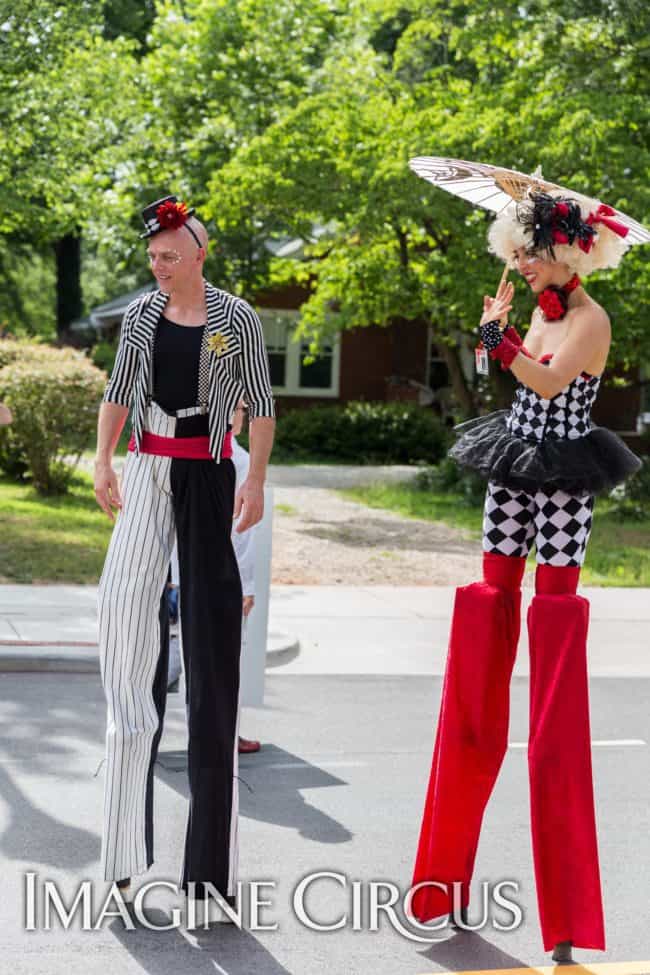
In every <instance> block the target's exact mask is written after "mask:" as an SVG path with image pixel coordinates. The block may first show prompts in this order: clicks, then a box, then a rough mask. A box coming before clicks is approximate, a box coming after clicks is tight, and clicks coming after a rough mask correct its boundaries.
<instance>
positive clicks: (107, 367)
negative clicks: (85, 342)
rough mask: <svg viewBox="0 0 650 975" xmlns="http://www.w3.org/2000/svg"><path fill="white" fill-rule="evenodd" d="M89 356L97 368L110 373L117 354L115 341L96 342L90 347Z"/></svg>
mask: <svg viewBox="0 0 650 975" xmlns="http://www.w3.org/2000/svg"><path fill="white" fill-rule="evenodd" d="M90 354H91V356H92V360H93V362H94V364H95V365H96V366H97V368H98V369H103V370H104V372H107V373H109V374H110V373H111V372H112V371H113V366H114V364H115V356H116V355H117V342H97V344H96V345H93V347H92V349H91V353H90Z"/></svg>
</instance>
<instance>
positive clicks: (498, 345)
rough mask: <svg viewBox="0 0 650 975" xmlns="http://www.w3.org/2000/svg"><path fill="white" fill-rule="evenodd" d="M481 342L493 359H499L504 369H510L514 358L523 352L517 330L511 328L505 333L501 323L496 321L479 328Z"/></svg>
mask: <svg viewBox="0 0 650 975" xmlns="http://www.w3.org/2000/svg"><path fill="white" fill-rule="evenodd" d="M479 332H480V333H481V341H482V342H483V345H484V346H485V348H486V349H487V350H488V353H489V356H490V358H491V359H499V360H500V361H501V368H502V369H509V368H510V364H511V362H512V360H513V359H514V357H515V356H516V355H517V354H518V353H519V352H520V351H521V339H520V338H519V335H518V334H517V332H516V330H515V329H514V328H512V327H510V326H508V328H507V329H505V330H504V331H503V332H502V331H501V329H500V328H499V322H498V321H497V320H496V319H495V320H494V321H491V322H485V324H484V325H480V326H479Z"/></svg>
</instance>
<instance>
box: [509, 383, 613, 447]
mask: <svg viewBox="0 0 650 975" xmlns="http://www.w3.org/2000/svg"><path fill="white" fill-rule="evenodd" d="M599 385H600V376H589V375H587V374H585V373H582V374H581V375H579V376H578V377H577V378H576V379H574V380H573V382H571V383H569V385H568V386H565V387H564V389H563V390H561V391H560V392H559V393H558V394H557V395H556V396H554V397H553V398H552V399H544V397H543V396H540V395H539V394H538V393H536V392H535V391H534V390H532V389H529V388H528V386H524V385H523V384H521V383H520V384H519V385H518V386H517V391H516V393H515V398H514V401H513V404H512V407H511V408H510V412H509V413H508V415H507V417H506V426H507V428H508V430H509V431H510V433H512V434H513V435H514V436H516V437H521V438H522V439H523V440H530V441H533V442H539V443H541V441H542V440H576V439H577V438H578V437H584V436H585V435H586V434H587V433H589V430H590V429H591V408H592V406H593V403H594V400H595V399H596V395H597V393H598V387H599Z"/></svg>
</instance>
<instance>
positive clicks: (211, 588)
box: [95, 196, 275, 906]
mask: <svg viewBox="0 0 650 975" xmlns="http://www.w3.org/2000/svg"><path fill="white" fill-rule="evenodd" d="M193 213H194V210H193V209H190V210H188V209H187V207H186V205H185V204H184V203H181V202H179V201H178V200H177V199H176V197H175V196H168V197H165V198H164V199H162V200H158V201H156V202H155V203H153V204H151V205H150V206H148V207H146V208H145V209H144V211H143V219H144V223H145V227H146V231H145V233H144V234H142V235H141V236H142V237H145V238H147V239H148V240H149V246H148V256H149V260H150V262H151V267H152V271H153V274H154V275H155V277H156V279H157V282H158V286H159V287H158V289H157V290H155V291H153V292H149V293H147V294H146V295H145V296H143V297H141V298H138V299H136V300H135V301H133V302H132V303H131V304H130V305H129V306H128V308H127V309H126V312H125V315H124V320H123V324H122V330H121V333H120V341H119V347H118V352H117V357H116V361H115V366H114V369H113V373H112V375H111V378H110V381H109V383H108V385H107V387H106V391H105V394H104V402H103V403H102V406H101V408H100V414H99V424H98V438H97V458H96V464H95V491H96V496H97V500H98V503H99V504H100V506H101V507H102V508H103V509H104V511H106V513H107V514H108V515H109V516H110V517H111V518H112V517H113V511H112V508H113V507H115V508H118V509H119V512H120V513H119V517H118V519H117V522H116V525H115V528H114V531H113V535H112V537H111V541H110V545H109V549H108V552H107V556H106V562H105V565H104V570H103V573H102V577H101V580H100V585H99V594H98V600H99V604H98V609H99V633H100V663H101V674H102V682H103V686H104V691H105V694H106V700H107V709H108V713H107V728H106V759H107V763H106V779H105V792H104V828H103V836H102V853H101V863H102V872H103V877H104V879H105V880H115V881H118V885H119V886H120V888H121V889H122V890H123V891H128V890H129V884H130V880H131V878H132V877H133V876H134V875H137V874H140V873H144V872H145V871H146V870H147V869H148V868H149V867H150V866H151V865H152V863H153V859H154V855H153V765H154V762H155V759H156V753H157V748H158V743H159V740H160V736H161V733H162V722H163V717H164V710H165V695H166V686H167V657H166V653H167V645H168V644H167V639H166V633H165V632H164V628H165V626H166V623H167V619H166V617H167V614H166V602H165V600H164V598H163V597H164V593H165V587H166V582H167V573H168V568H169V561H170V556H171V552H172V549H173V547H174V542H175V541H177V544H178V554H179V565H180V597H181V603H182V606H183V613H182V620H181V625H182V628H183V648H184V657H185V659H184V668H185V674H186V679H187V692H186V707H187V720H188V778H189V789H190V802H189V810H188V819H187V828H186V835H185V846H184V857H183V865H182V868H181V873H180V880H179V884H180V887H181V889H183V890H184V891H185V892H186V893H187V894H189V895H190V896H195V897H196V898H197V899H202V898H203V897H204V896H206V894H207V893H208V892H209V889H208V888H207V886H204V885H207V884H212V885H213V886H214V888H216V890H217V891H218V893H219V894H220V895H221V897H222V898H223V899H224V901H226V902H227V903H229V904H230V905H231V906H234V905H235V893H236V876H237V862H238V842H237V819H238V791H237V778H236V774H237V734H238V728H237V701H238V691H239V657H240V650H241V620H242V612H241V607H242V587H241V580H240V576H239V570H238V567H237V562H236V559H235V554H234V550H233V546H232V540H231V530H232V521H233V517H235V516H238V515H240V514H241V519H240V522H239V525H238V528H239V529H240V530H241V531H244V530H246V528H249V527H250V526H252V525H254V524H256V523H257V522H258V521H259V520H260V519H261V517H262V514H263V505H264V494H263V486H264V480H265V475H266V466H267V463H268V458H269V455H270V452H271V448H272V443H273V435H274V426H275V419H274V417H275V406H274V399H273V395H272V391H271V383H270V376H269V367H268V357H267V353H266V348H265V345H264V337H263V333H262V326H261V323H260V320H259V318H258V316H257V314H256V313H255V311H254V310H253V308H252V307H251V306H250V305H249V304H248V303H247V302H246V301H244V300H243V299H241V298H237V297H235V296H233V295H231V294H228V293H227V292H225V291H222V290H220V289H218V288H216V287H214V286H213V285H212V284H210V283H209V282H208V281H206V280H205V278H204V277H203V262H204V260H205V256H206V253H207V242H208V238H207V233H206V230H205V228H204V226H203V225H202V224H201V223H200V221H198V220H197V219H196V217H193V216H192V214H193ZM242 395H245V396H246V399H247V402H248V404H249V419H250V451H251V464H250V470H249V474H248V477H247V479H246V481H245V483H244V484H243V485H242V486H241V488H240V489H239V491H238V492H237V496H236V497H235V467H234V464H233V461H232V445H231V436H232V435H231V432H230V424H229V420H230V418H231V416H232V414H233V412H234V410H235V407H236V405H237V403H238V401H239V400H240V398H241V396H242ZM130 409H132V410H133V416H132V421H133V434H132V437H131V441H130V443H129V452H128V454H127V459H126V462H125V467H124V475H123V481H122V490H121V492H120V489H119V487H118V482H117V478H116V476H115V473H114V471H113V468H112V457H113V452H114V450H115V446H116V444H117V442H118V440H119V437H120V433H121V431H122V428H123V426H124V423H125V421H126V418H127V415H128V413H129V410H130Z"/></svg>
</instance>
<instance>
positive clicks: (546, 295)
mask: <svg viewBox="0 0 650 975" xmlns="http://www.w3.org/2000/svg"><path fill="white" fill-rule="evenodd" d="M579 284H582V282H581V280H580V278H579V277H578V275H577V274H574V275H573V277H571V278H569V280H568V281H567V282H566V284H563V285H562V286H561V287H560V286H558V285H557V284H550V285H549V286H548V288H544V290H543V291H540V293H539V295H538V296H537V304H538V305H539V307H540V308H541V309H542V314H543V315H544V318H545V319H546V320H547V321H555V320H556V319H558V318H564V316H565V315H566V312H567V308H568V307H569V295H570V294H571V292H572V291H573V290H574V289H575V288H577V287H578V285H579Z"/></svg>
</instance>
